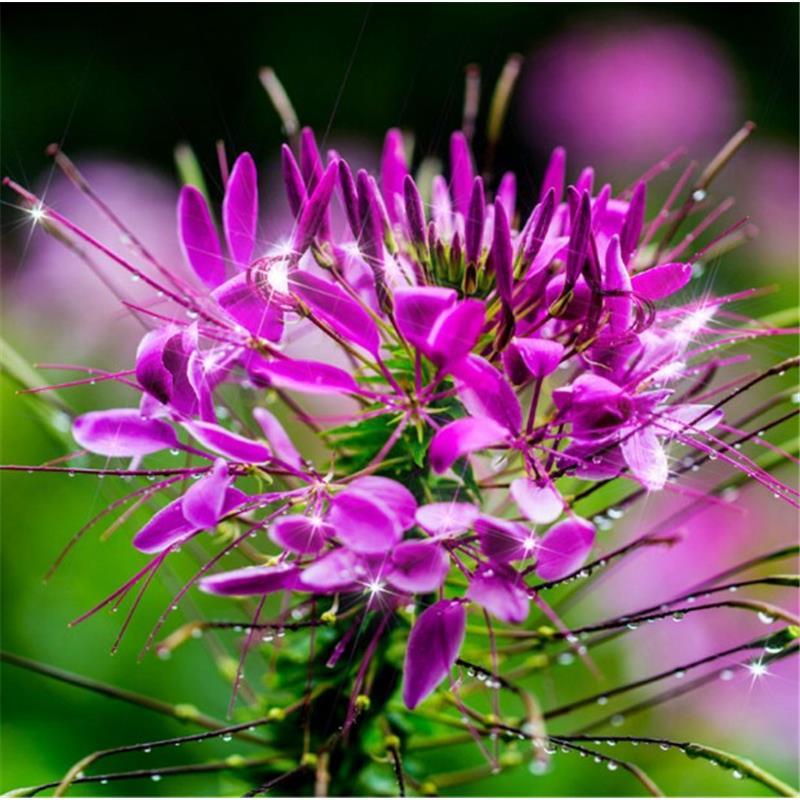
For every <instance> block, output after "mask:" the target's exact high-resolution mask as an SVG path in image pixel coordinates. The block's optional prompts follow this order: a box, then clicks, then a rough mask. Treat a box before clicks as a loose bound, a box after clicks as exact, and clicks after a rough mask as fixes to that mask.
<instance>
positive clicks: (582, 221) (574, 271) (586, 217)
mask: <svg viewBox="0 0 800 800" xmlns="http://www.w3.org/2000/svg"><path fill="white" fill-rule="evenodd" d="M572 191H573V190H572V189H570V192H572ZM591 232H592V205H591V201H590V199H589V195H588V193H587V192H584V193H583V194H582V195H581V197H580V202H579V205H578V210H577V213H576V216H575V219H574V220H573V222H572V230H571V232H570V236H569V244H568V245H567V265H566V276H567V285H568V286H570V287H572V286H573V285H574V284H575V281H577V280H578V277H579V275H580V274H581V271H582V270H583V263H584V261H586V252H587V250H588V247H589V236H590V234H591Z"/></svg>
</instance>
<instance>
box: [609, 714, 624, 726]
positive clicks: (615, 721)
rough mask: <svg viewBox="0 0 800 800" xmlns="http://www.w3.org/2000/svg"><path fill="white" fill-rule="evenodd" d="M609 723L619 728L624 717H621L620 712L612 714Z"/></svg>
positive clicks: (622, 723)
mask: <svg viewBox="0 0 800 800" xmlns="http://www.w3.org/2000/svg"><path fill="white" fill-rule="evenodd" d="M611 724H612V725H613V726H614V727H615V728H619V727H620V726H621V725H624V724H625V717H623V716H622V714H614V716H613V717H611Z"/></svg>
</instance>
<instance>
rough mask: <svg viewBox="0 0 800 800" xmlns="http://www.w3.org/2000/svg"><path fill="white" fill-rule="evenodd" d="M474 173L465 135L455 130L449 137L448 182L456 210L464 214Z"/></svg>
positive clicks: (467, 207)
mask: <svg viewBox="0 0 800 800" xmlns="http://www.w3.org/2000/svg"><path fill="white" fill-rule="evenodd" d="M474 175H475V170H474V167H473V166H472V153H470V150H469V144H468V143H467V137H466V136H464V134H463V133H461V131H456V132H455V133H454V134H453V135H452V136H451V137H450V183H451V186H452V194H453V202H454V203H455V207H456V211H460V212H461V213H462V214H464V215H465V216H466V214H467V210H468V209H469V198H470V194H471V193H472V179H473V177H474Z"/></svg>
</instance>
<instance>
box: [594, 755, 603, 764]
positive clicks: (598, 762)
mask: <svg viewBox="0 0 800 800" xmlns="http://www.w3.org/2000/svg"><path fill="white" fill-rule="evenodd" d="M594 763H595V764H602V763H603V759H602V758H600V756H595V757H594Z"/></svg>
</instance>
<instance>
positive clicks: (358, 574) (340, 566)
mask: <svg viewBox="0 0 800 800" xmlns="http://www.w3.org/2000/svg"><path fill="white" fill-rule="evenodd" d="M364 576H366V570H365V569H364V568H363V566H361V562H360V559H359V558H358V556H357V555H356V554H355V553H351V552H350V551H349V550H345V549H344V548H341V547H340V548H338V549H336V550H334V551H333V552H331V553H327V554H325V555H324V556H322V558H318V559H317V560H316V561H314V563H313V564H311V565H310V566H308V567H306V568H305V569H304V570H303V571H302V572H301V573H300V584H301V586H303V587H305V588H307V589H310V590H311V591H313V592H318V593H321V594H325V593H329V592H342V591H348V590H350V589H354V588H356V587H357V586H358V584H357V581H358V580H359V579H360V578H362V577H364Z"/></svg>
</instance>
